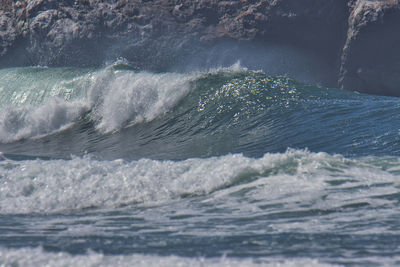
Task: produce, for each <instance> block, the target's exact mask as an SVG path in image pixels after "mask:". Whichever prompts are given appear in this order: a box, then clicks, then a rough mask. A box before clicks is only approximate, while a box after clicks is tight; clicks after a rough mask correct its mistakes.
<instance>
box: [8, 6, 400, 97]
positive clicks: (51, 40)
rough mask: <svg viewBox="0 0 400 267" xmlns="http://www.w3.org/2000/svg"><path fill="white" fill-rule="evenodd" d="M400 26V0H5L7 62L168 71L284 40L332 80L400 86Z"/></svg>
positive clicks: (380, 90)
mask: <svg viewBox="0 0 400 267" xmlns="http://www.w3.org/2000/svg"><path fill="white" fill-rule="evenodd" d="M399 26H400V4H399V1H398V0H230V1H216V0H194V1H186V0H185V1H183V0H130V1H129V0H107V1H95V0H80V1H73V0H63V1H56V0H31V1H26V0H24V1H22V0H20V1H10V0H0V66H2V67H9V66H27V65H47V66H98V65H102V64H104V63H105V62H107V61H112V60H115V59H117V58H124V59H126V60H128V61H129V63H130V64H131V65H133V66H135V67H138V68H141V69H150V70H160V71H163V70H169V69H170V68H171V66H174V65H177V64H178V63H179V62H181V61H182V60H185V59H187V58H190V57H194V56H196V55H204V54H205V51H213V49H214V47H218V45H220V44H221V43H229V44H230V45H233V46H244V47H247V48H246V49H249V50H251V49H253V44H257V47H258V48H259V47H261V48H262V47H264V48H265V49H266V50H267V49H269V47H270V46H271V45H273V44H275V45H277V46H290V47H296V49H297V48H299V49H300V51H303V52H304V53H305V54H306V55H309V56H315V57H317V58H319V59H320V61H322V62H325V64H326V65H327V66H328V68H327V72H329V75H326V77H325V78H324V79H323V81H321V82H322V83H325V84H327V85H329V86H341V87H343V88H346V89H350V90H357V91H361V92H367V93H376V94H385V95H397V96H400V88H398V85H399V84H400V78H399V77H398V76H400V75H397V74H398V73H399V71H400V53H399V52H397V51H398V49H397V44H398V43H399V41H400V34H399V33H398V31H397V29H399ZM216 51H217V50H216ZM220 52H221V50H218V52H216V53H219V54H221V53H220Z"/></svg>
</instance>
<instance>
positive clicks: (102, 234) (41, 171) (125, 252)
mask: <svg viewBox="0 0 400 267" xmlns="http://www.w3.org/2000/svg"><path fill="white" fill-rule="evenodd" d="M399 104H400V100H399V99H398V98H391V97H383V96H372V95H364V94H359V93H356V92H349V91H343V90H338V89H329V88H324V87H320V86H315V85H307V84H303V83H299V82H297V81H295V80H293V79H291V78H288V77H284V76H269V75H268V74H266V73H263V72H261V71H249V70H247V69H245V68H242V67H240V66H239V65H234V66H232V67H230V68H220V69H215V70H210V71H203V72H191V73H151V72H144V71H137V70H133V69H131V68H130V67H129V66H127V65H123V64H114V65H111V66H108V67H104V68H98V69H78V68H43V67H30V68H13V69H1V70H0V110H1V113H0V151H1V156H0V262H1V263H2V264H5V265H11V264H20V265H32V266H34V265H42V264H49V265H60V264H67V265H72V264H86V265H96V266H97V265H132V264H135V265H145V266H149V265H156V266H159V265H171V266H175V265H178V264H182V265H194V266H197V265H198V266H200V265H235V266H236V265H243V266H249V265H272V266H274V265H279V264H283V265H284V266H290V265H294V266H298V265H307V266H309V265H311V266H323V265H362V266H367V265H371V266H375V265H380V264H383V265H385V264H386V265H395V264H399V262H400V259H399V257H398V256H397V255H399V252H400V251H399V250H400V242H399V241H398V240H399V235H400V224H399V223H398V221H399V217H400V209H399V207H398V203H399V200H400V197H399V196H400V168H399V166H400V164H399V163H400V153H399V152H400V145H399V142H398V141H399V126H400V122H399V121H400V120H399V117H400V115H399V114H400V112H399V111H400V105H399Z"/></svg>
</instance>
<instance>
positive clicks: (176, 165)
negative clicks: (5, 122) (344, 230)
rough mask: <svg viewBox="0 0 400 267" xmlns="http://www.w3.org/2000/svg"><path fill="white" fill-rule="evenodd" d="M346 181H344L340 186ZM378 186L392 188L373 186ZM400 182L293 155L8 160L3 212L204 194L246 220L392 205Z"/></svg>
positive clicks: (324, 157) (1, 168)
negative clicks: (281, 212)
mask: <svg viewBox="0 0 400 267" xmlns="http://www.w3.org/2000/svg"><path fill="white" fill-rule="evenodd" d="M352 165H353V166H352ZM365 165H366V166H365ZM341 180H343V181H344V182H342V183H339V184H338V185H335V184H334V181H341ZM331 181H333V184H330V183H331ZM346 181H348V182H346ZM375 184H378V185H379V184H386V185H387V186H376V187H373V189H370V187H369V186H372V185H375ZM399 184H400V180H399V179H398V175H396V174H393V173H391V172H388V171H384V170H381V169H380V167H379V166H374V165H367V164H366V163H364V162H363V161H361V162H358V161H356V160H353V161H352V160H347V159H345V158H343V157H341V156H330V155H328V154H325V153H310V152H307V151H292V150H289V151H288V152H286V153H283V154H279V153H278V154H266V155H265V156H264V157H262V158H259V159H253V158H247V157H244V156H242V155H240V154H237V155H227V156H222V157H217V158H208V159H188V160H184V161H178V162H174V161H157V160H149V159H141V160H139V161H133V162H126V161H123V160H113V161H97V160H93V159H90V158H86V157H85V158H74V159H72V160H67V161H66V160H51V161H43V160H34V161H18V162H15V161H10V160H3V161H1V162H0V212H1V213H32V212H39V213H41V212H46V213H47V212H58V211H71V210H79V209H82V208H88V207H100V208H102V207H104V208H106V207H118V206H121V205H127V204H134V203H139V204H155V203H166V202H169V201H171V200H174V199H179V198H181V197H186V196H199V195H200V196H207V198H206V199H205V201H207V200H212V201H213V202H215V203H217V202H218V199H222V200H223V201H222V203H223V204H221V205H222V206H223V205H228V206H229V205H234V206H235V207H236V208H235V209H239V211H240V216H243V214H244V215H245V214H246V212H249V211H251V213H253V212H257V210H260V208H259V206H262V205H264V204H266V203H267V204H270V205H273V204H278V205H283V207H281V208H283V209H285V210H288V211H291V210H299V211H301V210H302V209H304V210H307V209H321V210H329V209H337V208H341V206H343V205H352V204H357V203H360V202H361V203H368V204H369V205H371V206H376V207H378V206H381V205H388V204H390V201H389V200H384V199H379V198H375V196H379V195H387V194H392V193H396V192H397V191H398V190H397V189H396V186H398V185H399ZM357 187H360V189H357ZM352 188H356V189H354V190H353V189H352ZM241 191H244V192H246V193H245V194H244V195H241V198H245V199H249V200H251V201H250V202H249V203H248V204H246V203H243V205H241V206H240V207H237V205H236V204H234V201H233V202H232V201H227V199H226V197H228V199H229V198H230V196H231V195H232V194H233V195H234V194H235V192H241ZM232 203H233V204H232ZM251 203H252V204H251ZM299 203H301V205H300V204H299ZM299 205H300V206H299ZM250 206H251V207H250ZM241 207H243V210H241ZM227 208H228V209H229V208H230V207H227ZM246 210H247V211H246Z"/></svg>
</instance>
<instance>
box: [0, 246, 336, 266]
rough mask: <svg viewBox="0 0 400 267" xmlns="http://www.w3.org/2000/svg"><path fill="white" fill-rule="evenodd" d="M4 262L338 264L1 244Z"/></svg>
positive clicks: (0, 260) (204, 264) (206, 264)
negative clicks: (113, 253) (83, 251)
mask: <svg viewBox="0 0 400 267" xmlns="http://www.w3.org/2000/svg"><path fill="white" fill-rule="evenodd" d="M0 265H1V266H49V267H50V266H96V267H97V266H138V267H140V266H144V267H149V266H171V267H175V266H246V267H247V266H271V267H272V266H277V267H278V266H287V267H290V266H310V267H312V266H334V265H330V264H325V263H322V262H320V261H319V260H316V259H307V258H299V259H291V260H288V259H279V258H272V259H268V258H259V259H256V260H253V259H250V258H244V259H243V258H228V257H222V258H187V257H178V256H157V255H154V256H151V255H141V254H133V255H116V256H109V255H104V254H101V253H96V252H89V253H87V254H84V255H71V254H68V253H64V252H59V253H52V252H46V251H44V250H43V249H42V248H21V249H5V248H0Z"/></svg>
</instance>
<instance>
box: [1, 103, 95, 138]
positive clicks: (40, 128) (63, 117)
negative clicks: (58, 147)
mask: <svg viewBox="0 0 400 267" xmlns="http://www.w3.org/2000/svg"><path fill="white" fill-rule="evenodd" d="M88 109H89V107H88V106H87V104H86V103H85V102H84V101H79V100H76V101H73V102H66V101H64V100H61V99H59V98H52V99H50V100H48V101H46V102H45V103H43V105H41V106H39V107H34V106H32V105H24V106H20V107H12V106H7V107H5V108H3V109H2V110H1V113H0V142H3V143H7V142H12V141H16V140H20V139H24V138H29V137H34V136H39V135H43V134H48V133H52V132H54V131H57V130H60V129H64V128H65V127H68V126H69V125H71V123H72V122H74V121H75V120H77V119H78V118H79V117H80V116H81V115H82V114H83V113H85V112H86V111H87V110H88Z"/></svg>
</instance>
